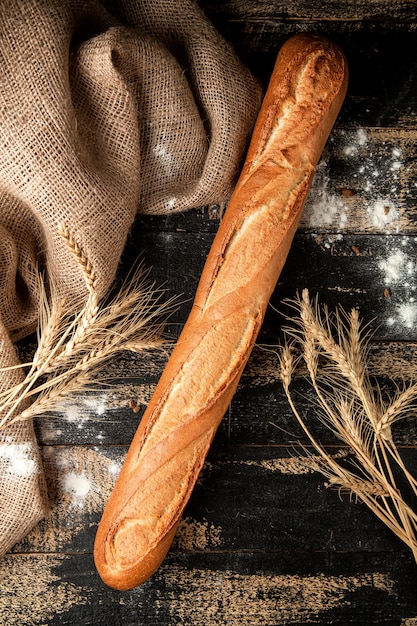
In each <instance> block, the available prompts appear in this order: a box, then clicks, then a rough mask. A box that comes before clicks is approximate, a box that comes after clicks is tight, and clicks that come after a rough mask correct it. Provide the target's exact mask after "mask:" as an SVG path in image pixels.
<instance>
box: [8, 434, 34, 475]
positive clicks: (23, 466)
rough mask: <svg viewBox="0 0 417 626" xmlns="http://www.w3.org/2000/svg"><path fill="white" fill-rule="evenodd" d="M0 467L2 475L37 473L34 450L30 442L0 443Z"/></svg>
mask: <svg viewBox="0 0 417 626" xmlns="http://www.w3.org/2000/svg"><path fill="white" fill-rule="evenodd" d="M0 467H1V468H2V473H3V475H4V476H9V477H12V476H14V477H16V476H20V477H28V476H34V475H35V474H37V472H38V470H39V467H38V462H37V456H36V451H35V449H34V447H33V445H32V444H31V443H28V442H25V443H11V442H10V443H9V442H6V443H1V444H0Z"/></svg>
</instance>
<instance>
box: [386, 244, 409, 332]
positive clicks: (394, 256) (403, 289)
mask: <svg viewBox="0 0 417 626" xmlns="http://www.w3.org/2000/svg"><path fill="white" fill-rule="evenodd" d="M407 246H408V247H409V248H410V249H407ZM414 246H415V242H413V244H412V245H411V246H410V242H409V240H407V239H404V240H403V241H402V244H400V245H398V244H396V245H395V247H393V246H390V247H389V250H388V251H387V254H386V256H385V257H383V258H381V259H380V261H379V262H378V269H379V270H380V272H381V274H382V277H383V281H384V286H385V287H386V288H388V289H389V298H387V301H386V311H387V315H386V324H387V326H389V327H401V328H404V329H409V330H411V329H413V328H415V326H416V323H417V294H416V286H417V280H416V279H417V259H416V254H415V249H414Z"/></svg>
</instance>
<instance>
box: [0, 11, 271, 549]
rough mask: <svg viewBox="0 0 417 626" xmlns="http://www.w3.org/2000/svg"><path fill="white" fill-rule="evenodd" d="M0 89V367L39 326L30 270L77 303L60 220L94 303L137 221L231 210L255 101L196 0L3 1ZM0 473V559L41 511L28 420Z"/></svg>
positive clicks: (79, 284) (77, 279) (0, 444)
mask: <svg viewBox="0 0 417 626" xmlns="http://www.w3.org/2000/svg"><path fill="white" fill-rule="evenodd" d="M0 80H1V89H0V137H1V140H0V344H1V353H0V357H1V359H0V366H1V367H3V368H4V367H8V366H10V365H17V364H18V363H19V361H18V356H17V354H16V351H15V349H14V344H15V342H16V340H17V339H20V338H22V337H25V336H27V335H28V334H29V333H31V332H32V331H33V330H34V329H35V328H36V326H37V324H38V318H39V279H38V277H39V273H40V272H43V273H44V275H45V276H46V277H47V278H48V277H49V278H50V279H51V280H53V282H54V284H55V286H56V288H57V290H58V293H59V294H60V295H62V296H66V298H67V301H68V302H71V303H72V306H73V308H74V311H75V310H77V308H78V307H80V306H81V304H82V302H83V300H84V299H85V297H86V287H85V282H84V278H83V276H82V273H81V271H80V269H79V267H78V266H77V264H76V263H75V261H74V258H73V256H71V254H70V253H69V251H68V249H67V247H66V246H65V245H64V243H63V241H62V238H61V237H60V235H59V232H58V227H59V224H61V223H65V224H66V225H68V226H69V227H70V229H71V232H72V233H73V234H74V235H76V238H77V241H78V242H79V243H80V245H81V246H82V249H83V250H84V251H85V252H86V254H87V255H88V258H89V261H90V263H91V265H92V267H93V269H94V273H95V275H96V276H97V278H98V281H97V284H98V289H99V292H100V294H105V293H106V292H107V290H108V289H109V287H110V285H111V283H112V281H113V279H114V275H115V272H116V270H117V267H118V263H119V260H120V255H121V253H122V251H123V248H124V245H125V242H126V237H127V234H128V232H129V229H130V227H131V225H132V223H133V221H134V218H135V215H136V214H137V212H144V213H152V214H166V213H169V212H172V211H186V210H187V209H190V208H192V207H197V206H202V205H205V204H208V203H217V202H223V201H225V200H227V199H228V197H229V196H230V194H231V191H232V189H233V185H234V183H235V180H236V176H237V170H238V166H239V164H240V162H241V159H242V156H243V154H244V150H245V147H246V145H247V140H248V137H249V133H250V131H251V129H252V126H253V122H254V120H255V117H256V113H257V110H258V107H259V104H260V97H261V94H260V89H259V86H258V84H257V83H256V81H255V80H254V79H253V78H252V77H251V75H250V74H249V72H248V71H247V70H246V68H245V67H244V66H243V65H242V64H241V63H240V62H239V60H238V58H237V57H236V55H235V53H234V52H233V50H232V49H231V47H230V46H229V45H228V44H227V43H226V42H225V41H224V40H223V39H222V38H221V37H220V36H219V34H218V33H217V32H216V30H215V29H214V28H213V26H212V25H211V24H210V22H209V21H208V20H207V18H206V17H205V15H204V14H203V12H202V11H201V10H200V8H199V7H198V6H197V4H195V3H194V2H193V1H192V0H182V1H181V2H178V1H173V0H165V1H164V0H154V1H152V2H151V1H149V0H148V1H147V0H138V1H131V2H129V1H127V0H124V1H123V0H120V1H118V2H113V3H112V2H110V1H109V0H106V1H105V2H104V1H103V2H98V1H96V0H86V1H82V2H81V1H77V0H2V2H1V3H0ZM21 375H22V372H21V371H20V370H19V369H15V370H5V371H3V372H2V373H1V376H0V389H7V388H8V387H9V386H10V385H11V384H12V383H14V382H15V381H16V380H18V379H19V376H21ZM0 472H1V474H0V554H3V553H4V552H5V551H7V550H8V549H10V548H11V546H13V544H14V543H15V542H16V541H18V540H19V539H20V538H21V537H22V536H24V534H26V533H27V532H28V530H29V529H30V528H31V527H32V526H33V525H34V524H35V523H36V522H37V521H38V520H39V519H40V518H42V517H43V516H44V515H45V513H46V510H47V498H46V494H45V485H44V479H43V474H42V466H41V460H40V454H39V449H38V446H37V443H36V440H35V436H34V431H33V426H32V424H31V423H18V424H15V425H13V426H10V427H8V428H6V429H3V430H2V431H0Z"/></svg>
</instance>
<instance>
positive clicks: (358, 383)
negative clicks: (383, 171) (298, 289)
mask: <svg viewBox="0 0 417 626" xmlns="http://www.w3.org/2000/svg"><path fill="white" fill-rule="evenodd" d="M292 306H293V307H294V309H295V310H296V312H297V315H295V316H294V317H292V320H293V325H292V326H291V327H288V328H286V329H284V331H285V335H286V337H287V341H286V343H285V345H284V346H282V348H281V351H280V377H281V381H282V383H283V387H284V390H285V393H286V396H287V398H288V401H289V404H290V407H291V410H292V411H293V413H294V415H295V416H296V418H297V420H298V421H299V423H300V425H301V426H302V428H303V430H304V432H305V433H306V435H307V436H308V439H309V441H310V443H311V444H312V446H313V448H314V449H315V451H316V452H317V453H318V454H319V457H320V459H321V460H320V462H319V463H318V462H317V460H314V461H313V462H312V468H313V469H315V470H317V471H320V472H321V473H322V474H324V475H325V476H326V477H327V478H328V484H329V485H332V486H335V487H337V488H338V489H339V490H340V491H347V492H349V493H350V494H351V495H354V496H355V498H356V499H358V500H361V501H362V502H364V503H365V504H366V505H367V506H368V507H369V508H370V510H371V511H373V513H374V514H375V515H377V517H378V518H379V519H380V520H381V521H382V522H383V523H384V524H386V526H387V527H388V528H390V530H391V531H392V532H394V533H395V534H396V535H397V537H399V538H400V539H401V540H402V541H403V542H404V543H406V544H407V545H408V546H409V547H410V549H411V550H412V552H413V555H414V558H415V560H416V562H417V514H416V512H415V511H414V510H413V508H412V507H411V506H410V504H409V503H408V502H407V501H406V500H405V498H404V496H403V493H402V492H401V489H400V487H399V485H400V484H401V485H403V484H405V485H406V487H407V490H409V491H410V492H411V493H412V497H413V498H415V497H416V496H417V480H416V479H415V477H414V476H413V475H412V474H411V472H410V471H409V470H408V469H407V467H406V466H405V463H404V461H403V459H402V458H401V455H400V454H399V452H398V450H397V447H396V445H395V442H394V440H393V436H392V432H391V425H392V424H393V423H394V421H396V420H399V419H404V417H405V416H406V415H408V414H410V412H411V411H412V409H413V408H414V405H415V401H416V398H417V384H410V385H408V386H407V387H405V388H404V389H403V390H402V391H399V392H398V393H397V395H396V397H395V398H393V399H392V400H390V401H389V402H388V403H386V402H383V401H382V393H381V390H380V389H379V388H378V387H377V386H375V385H372V383H371V381H370V378H369V374H368V367H367V351H368V343H369V335H367V334H366V333H365V331H364V329H363V328H362V326H361V322H360V319H359V314H358V311H357V310H352V311H351V312H350V313H349V314H346V313H345V312H344V311H343V310H341V309H339V310H338V311H336V313H335V314H333V315H331V314H330V313H329V311H328V310H327V309H326V308H325V307H323V308H322V310H320V309H319V306H318V302H317V299H316V300H315V302H313V303H312V302H311V300H310V296H309V293H308V291H307V290H304V291H303V292H302V295H301V297H299V298H297V299H296V300H295V302H293V303H292ZM288 338H290V339H291V341H290V342H288ZM296 353H298V354H299V355H300V356H299V357H298V359H301V360H302V361H303V363H304V365H305V367H306V370H307V373H308V378H309V381H310V383H311V385H312V388H313V389H314V391H315V396H316V403H317V407H316V408H317V411H316V414H317V415H318V417H319V418H320V419H321V420H322V421H323V422H324V423H325V424H326V425H327V426H328V427H329V428H330V429H331V430H332V431H333V432H334V433H335V434H336V435H337V437H338V438H339V439H340V440H341V441H342V443H343V445H344V446H346V447H347V449H348V450H349V452H350V456H352V458H353V461H352V462H351V464H350V467H347V466H346V464H343V465H341V464H339V463H338V462H337V459H335V458H334V457H333V456H331V455H330V454H329V453H328V452H327V451H326V449H325V447H324V446H322V445H321V444H320V443H319V441H317V439H316V438H315V436H314V435H313V433H312V430H311V428H310V427H309V426H308V425H307V423H306V419H305V418H303V417H302V416H301V414H300V413H299V411H298V409H297V406H296V404H295V402H294V399H293V395H292V392H291V382H292V379H293V375H294V370H295V367H296V365H297V363H298V360H297V359H296V358H295V357H294V354H296ZM399 476H400V477H399Z"/></svg>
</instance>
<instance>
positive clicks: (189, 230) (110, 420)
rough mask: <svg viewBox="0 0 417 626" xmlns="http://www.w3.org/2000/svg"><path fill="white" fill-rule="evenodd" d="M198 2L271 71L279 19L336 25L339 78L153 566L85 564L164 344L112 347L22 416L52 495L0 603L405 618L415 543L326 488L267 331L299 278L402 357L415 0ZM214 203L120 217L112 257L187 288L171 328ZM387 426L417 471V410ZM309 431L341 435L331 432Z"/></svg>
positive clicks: (414, 602) (237, 621)
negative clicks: (310, 462) (283, 256)
mask: <svg viewBox="0 0 417 626" xmlns="http://www.w3.org/2000/svg"><path fill="white" fill-rule="evenodd" d="M203 6H204V7H205V9H206V11H207V13H208V15H209V16H210V17H211V19H212V20H213V21H214V23H215V24H216V26H217V27H218V29H219V30H220V31H221V32H222V33H223V34H224V36H225V37H226V38H227V39H229V40H230V41H231V42H232V43H233V44H234V46H235V48H236V50H237V52H238V53H239V55H240V56H241V58H242V59H243V60H244V61H245V62H246V63H247V64H248V66H249V67H250V68H251V69H252V71H253V72H254V73H255V74H256V75H257V76H258V77H259V78H260V79H261V80H262V81H263V83H264V84H265V85H266V83H267V81H268V76H269V74H270V71H271V69H272V65H273V63H274V60H275V57H276V54H277V51H278V49H279V47H280V45H281V44H282V43H283V42H284V41H285V40H286V39H287V38H288V37H289V36H290V35H291V34H293V33H295V32H298V31H316V32H320V33H323V34H326V35H327V36H329V37H331V38H332V39H333V40H334V41H335V42H337V43H338V44H339V45H340V46H341V47H342V48H343V50H344V51H345V53H346V55H347V58H348V61H349V65H350V74H351V78H350V85H349V91H348V96H347V99H346V102H345V104H344V106H343V109H342V112H341V114H340V117H339V119H338V122H337V124H336V126H335V128H334V130H333V132H332V134H331V137H330V140H329V142H328V144H327V146H326V149H325V152H324V154H323V158H322V161H321V163H320V166H319V168H318V172H317V175H316V179H315V182H314V185H313V188H312V190H311V193H310V195H309V199H308V202H307V206H306V209H305V213H304V216H303V220H302V223H301V225H300V228H299V231H298V233H297V235H296V237H295V240H294V244H293V247H292V250H291V253H290V256H289V258H288V261H287V264H286V266H285V269H284V272H283V273H282V276H281V278H280V280H279V283H278V285H277V288H276V291H275V293H274V296H273V299H272V303H271V304H272V305H273V306H271V308H270V311H269V312H268V316H267V319H266V320H265V324H264V326H263V328H262V332H261V335H260V337H259V345H258V346H257V347H256V348H255V350H254V352H253V354H252V356H251V358H250V361H249V363H248V366H247V368H246V370H245V372H244V375H243V378H242V380H241V384H240V386H239V388H238V391H237V393H236V396H235V398H234V399H233V402H232V404H231V406H230V409H229V411H228V413H227V415H225V417H224V420H223V422H222V424H221V426H220V429H219V431H218V434H217V436H216V439H215V441H214V444H213V446H212V449H211V451H210V454H209V457H208V459H207V462H206V464H205V467H204V469H203V472H202V474H201V477H200V479H199V481H198V484H197V486H196V489H195V492H194V493H193V496H192V498H191V500H190V502H189V505H188V506H187V509H186V511H185V515H184V518H183V520H182V522H181V525H180V528H179V531H178V533H177V537H176V539H175V542H174V545H173V546H172V550H171V551H170V553H169V554H168V556H167V558H166V560H165V561H164V563H163V565H162V567H161V568H160V570H159V571H158V572H157V573H156V574H155V575H154V576H153V577H152V578H151V579H150V580H149V581H148V582H146V583H145V584H144V585H143V586H142V587H140V588H138V589H135V590H133V591H129V592H116V591H112V590H110V589H108V588H106V586H105V585H104V584H103V583H102V582H101V581H100V579H99V577H98V575H97V573H96V571H95V569H94V564H93V557H92V547H93V541H94V536H95V530H96V527H97V523H98V521H99V519H100V515H101V512H102V510H103V506H104V504H105V502H106V499H107V497H108V495H109V493H110V491H111V489H112V486H113V484H114V480H115V477H116V475H117V472H118V470H119V468H120V465H121V463H122V460H123V457H124V455H125V453H126V450H127V447H128V445H129V443H130V441H131V438H132V436H133V434H134V432H135V430H136V427H137V424H138V421H139V419H140V416H141V414H142V413H143V409H144V406H145V405H146V403H147V402H148V400H149V398H150V396H151V394H152V390H153V388H154V385H155V383H156V382H157V380H158V378H159V376H160V374H161V372H162V369H163V367H164V364H165V362H166V355H163V354H162V355H161V354H156V353H150V354H147V355H146V356H143V357H138V356H123V358H120V359H118V360H117V361H115V362H114V363H112V365H111V367H110V368H109V370H108V372H106V375H108V376H111V377H112V378H113V379H115V380H116V384H115V386H114V388H112V389H108V388H105V387H103V389H101V388H97V391H96V392H94V393H89V394H86V395H85V396H83V397H82V398H81V399H80V398H78V399H77V400H75V399H74V401H73V402H69V403H67V404H66V405H65V407H63V409H62V412H61V413H60V414H56V415H53V416H51V417H50V418H47V419H46V418H42V420H39V421H38V422H37V424H36V428H37V432H38V436H39V441H40V444H41V446H42V452H43V457H44V462H45V467H46V469H47V474H48V481H49V490H50V496H51V502H52V509H51V513H50V516H49V518H48V519H47V520H45V521H44V522H42V523H41V524H39V526H38V527H37V528H36V529H35V530H34V531H33V532H32V533H31V534H30V535H29V536H28V537H27V539H25V540H24V541H22V542H21V544H19V545H18V546H16V547H15V548H14V549H13V550H12V552H11V553H10V554H9V555H7V556H6V558H5V559H4V560H3V561H2V562H1V563H0V576H1V579H2V591H1V595H0V616H1V617H0V621H1V623H2V624H7V625H9V626H15V625H16V626H17V625H19V626H24V625H29V624H31V625H32V624H33V625H45V626H46V625H48V626H50V625H53V624H71V625H74V626H87V625H90V624H91V625H94V626H112V625H117V626H119V625H120V626H128V625H132V626H133V625H146V626H151V625H152V626H153V625H155V626H156V625H158V626H168V625H173V624H181V625H184V626H186V625H193V626H199V625H204V626H209V625H214V624H218V625H221V624H224V625H226V624H227V625H228V626H238V625H239V626H247V625H249V624H250V625H252V624H253V625H257V626H258V625H259V626H262V625H264V626H275V625H277V626H278V625H280V624H294V625H295V624H297V625H300V626H301V625H302V624H338V625H340V626H341V625H347V624H357V625H358V626H359V625H360V626H367V625H370V624H379V625H382V624H385V625H392V626H394V625H395V626H400V625H401V626H411V625H412V624H417V581H416V575H417V567H416V565H415V562H414V560H413V557H412V555H411V553H410V551H409V550H408V548H407V547H405V546H404V545H403V544H402V543H401V542H400V541H399V540H397V539H396V538H395V537H394V536H393V535H392V534H391V532H390V531H389V530H388V529H387V528H386V527H385V526H383V525H382V524H381V523H380V522H379V521H377V520H376V518H375V517H374V516H373V514H372V513H371V512H370V511H369V510H368V509H367V508H366V507H365V506H364V505H361V504H358V503H355V502H352V501H350V499H349V496H341V495H340V494H339V493H338V492H337V491H336V490H332V489H327V488H326V487H325V482H326V480H325V478H324V477H323V476H321V475H320V474H317V473H314V472H312V471H309V470H308V468H307V467H306V465H305V463H304V462H303V457H304V456H305V451H304V449H303V447H302V446H303V445H306V444H307V443H308V442H307V441H306V439H305V437H304V436H303V434H302V432H301V431H300V429H299V427H298V426H297V423H296V421H295V418H294V417H293V415H292V413H291V411H290V409H289V406H288V404H287V401H286V399H285V396H284V393H283V390H282V387H281V384H280V381H279V378H278V362H277V356H276V353H275V351H274V350H273V349H271V346H274V345H276V344H278V342H279V341H280V340H281V325H282V320H283V318H282V315H281V313H280V311H281V312H283V311H284V308H285V307H284V305H283V301H284V300H285V298H288V297H294V295H295V294H296V292H297V291H300V290H301V289H303V288H304V287H308V288H309V290H310V292H311V293H312V294H315V293H318V294H319V296H320V300H321V301H322V302H323V303H326V304H328V305H329V306H330V307H331V308H332V307H335V306H336V305H342V306H344V307H345V308H346V309H350V308H351V307H358V308H359V309H360V312H361V315H362V317H363V319H364V320H365V322H371V321H372V320H373V321H372V328H373V330H374V336H373V340H372V344H371V351H370V356H369V368H370V371H371V373H372V374H373V375H375V376H376V377H377V379H378V380H379V381H380V382H381V383H382V384H384V382H386V381H391V380H399V379H402V378H405V379H407V380H408V379H410V378H412V377H414V378H415V377H416V374H417V358H416V356H417V354H416V352H417V327H416V324H417V207H416V204H417V202H416V201H417V148H416V140H417V5H416V2H415V0H390V1H388V0H372V1H368V2H364V1H359V2H357V1H354V0H345V1H343V2H342V1H340V0H333V1H332V2H320V1H318V0H309V1H308V0H295V1H294V2H286V3H281V2H280V1H279V0H272V1H269V2H266V0H265V1H261V0H260V1H258V2H249V1H246V0H230V1H228V2H218V1H215V0H212V1H211V2H210V1H209V2H204V3H203ZM218 209H219V208H218V207H217V208H216V207H210V208H209V207H205V208H203V209H199V208H196V209H195V210H193V211H190V212H189V213H187V214H182V215H178V216H173V217H169V218H140V219H138V220H137V223H136V225H135V228H134V230H133V232H132V234H131V237H130V240H129V244H128V252H127V255H126V259H125V263H128V262H129V261H130V260H132V259H134V258H135V256H137V255H139V254H143V255H144V257H145V261H146V263H147V264H149V265H152V266H153V270H152V275H153V277H154V278H155V280H156V281H157V282H158V283H160V284H161V283H165V284H166V285H167V286H168V288H169V291H170V292H171V293H172V294H175V293H177V294H178V293H182V294H184V298H183V299H184V305H183V306H181V307H180V309H179V311H178V313H176V315H175V316H174V318H172V320H171V322H170V325H169V328H168V330H169V332H170V333H171V336H172V338H173V341H174V340H175V337H176V336H177V334H178V330H179V328H180V327H181V325H182V324H183V322H184V320H185V319H186V316H187V313H188V310H189V306H190V299H191V298H192V296H193V293H194V290H195V287H196V285H197V281H198V278H199V274H200V271H201V268H202V266H203V263H204V260H205V257H206V255H207V252H208V250H209V248H210V244H211V241H212V239H213V236H214V233H215V232H216V229H217V227H218V222H219V213H220V211H219V210H218ZM267 346H269V348H268V349H265V348H266V347H267ZM299 384H300V392H301V393H302V394H304V391H305V394H304V395H305V399H304V400H302V402H304V405H303V409H302V410H303V411H304V412H305V415H306V418H307V419H314V416H313V406H312V403H311V402H309V395H308V391H307V390H305V389H304V388H303V382H302V381H300V383H299ZM301 397H303V395H302V396H301ZM131 401H133V402H134V404H131ZM135 405H137V407H138V409H135V410H132V406H135ZM397 436H398V442H399V445H400V446H401V449H402V451H403V453H404V455H405V458H406V459H407V462H408V464H409V467H410V468H411V469H412V470H413V471H415V472H416V473H417V422H416V420H415V419H414V418H412V419H410V420H408V421H407V422H406V423H405V424H403V425H402V426H401V428H399V430H398V434H397ZM326 437H327V439H326ZM323 438H324V439H325V441H326V443H327V444H328V445H329V446H333V447H334V449H335V450H337V449H338V446H339V444H338V442H337V440H335V439H334V438H333V437H332V435H331V433H327V435H326V433H323Z"/></svg>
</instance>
